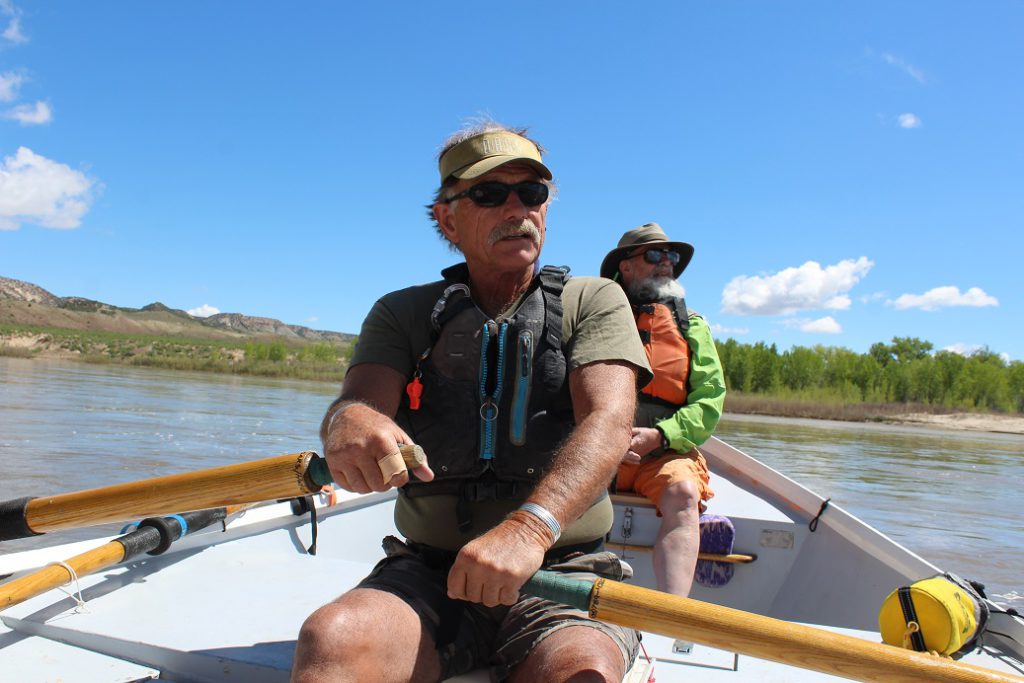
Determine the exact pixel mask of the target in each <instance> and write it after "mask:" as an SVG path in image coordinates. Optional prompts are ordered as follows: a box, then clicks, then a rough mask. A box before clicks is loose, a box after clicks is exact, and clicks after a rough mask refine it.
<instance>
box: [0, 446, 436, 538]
mask: <svg viewBox="0 0 1024 683" xmlns="http://www.w3.org/2000/svg"><path fill="white" fill-rule="evenodd" d="M400 451H401V455H402V458H403V459H404V460H405V461H406V463H408V466H409V468H410V469H411V468H413V467H416V466H418V465H419V464H422V463H423V462H424V459H423V449H421V448H420V447H419V446H416V445H408V446H406V445H403V446H401V447H400ZM332 482H333V478H332V476H331V472H330V469H329V468H328V467H327V462H326V461H325V460H324V459H323V458H321V457H320V456H318V455H317V454H316V453H313V452H312V451H305V452H302V453H290V454H288V455H279V456H275V457H272V458H263V459H261V460H254V461H252V462H245V463H240V464H237V465H226V466H223V467H214V468H211V469H206V470H198V471H196V472H187V473H184V474H172V475H169V476H165V477H156V478H153V479H144V480H142V481H137V482H130V483H126V484H117V485H114V486H106V487H102V488H96V489H89V490H86V491H78V492H75V493H64V494H60V495H56V496H43V497H39V498H18V499H15V500H9V501H7V502H3V503H0V541H7V540H11V539H15V538H24V537H27V536H35V535H38V534H44V533H48V532H51V531H59V530H61V529H72V528H75V527H82V526H92V525H96V524H106V523H108V522H123V521H125V520H129V519H139V518H141V517H155V516H161V515H168V514H171V513H174V512H178V511H180V510H203V509H207V508H215V507H221V506H226V505H243V504H246V503H257V502H260V501H264V500H274V499H280V498H294V497H296V496H305V495H307V494H310V493H316V492H317V491H319V490H320V489H321V487H323V486H325V485H327V484H330V483H332Z"/></svg>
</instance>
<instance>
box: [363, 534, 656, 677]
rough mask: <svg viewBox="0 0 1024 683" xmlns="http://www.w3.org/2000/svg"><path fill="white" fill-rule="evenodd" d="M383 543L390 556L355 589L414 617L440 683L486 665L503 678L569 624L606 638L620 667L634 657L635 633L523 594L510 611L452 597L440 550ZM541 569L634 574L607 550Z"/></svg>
mask: <svg viewBox="0 0 1024 683" xmlns="http://www.w3.org/2000/svg"><path fill="white" fill-rule="evenodd" d="M383 545H384V551H385V553H387V557H385V558H384V559H383V560H381V561H380V562H379V563H377V566H376V567H374V568H373V571H372V572H371V573H370V575H369V576H367V577H366V578H365V579H363V580H362V581H361V582H360V583H359V585H358V586H357V588H370V589H374V590H379V591H384V592H387V593H391V594H392V595H395V596H397V597H399V598H401V599H402V600H403V601H405V603H406V604H408V605H409V606H410V607H411V608H412V609H413V610H414V611H415V612H416V613H417V614H418V615H419V617H420V619H421V620H422V622H423V625H424V628H425V629H426V631H427V633H429V634H430V636H431V638H432V639H433V640H434V643H435V644H436V646H437V652H438V656H439V657H440V660H441V680H444V679H446V678H450V677H452V676H458V675H461V674H464V673H467V672H469V671H473V670H475V669H480V668H484V667H486V668H489V669H490V673H491V679H492V680H494V681H501V680H504V679H505V678H506V677H507V676H508V674H509V672H510V671H511V670H512V669H513V668H514V667H515V666H516V665H517V664H519V663H520V662H522V661H523V660H524V659H526V656H527V655H528V654H529V653H530V651H531V650H532V649H533V648H534V647H536V646H537V644H538V643H540V642H541V641H542V640H544V639H545V638H546V637H548V636H549V635H551V634H552V633H554V632H555V631H558V630H560V629H562V628H566V627H569V626H587V627H590V628H593V629H596V630H598V631H600V632H602V633H605V634H606V635H608V636H609V637H610V638H611V639H612V640H613V641H614V642H615V643H616V645H618V647H619V651H620V652H621V653H622V661H623V664H624V666H625V670H628V669H629V667H630V666H632V664H633V660H634V659H635V658H636V654H637V650H638V649H639V646H640V635H639V633H637V632H636V631H634V630H633V629H628V628H623V627H619V626H614V625H612V624H605V623H603V622H600V621H597V620H595V619H591V618H590V617H589V616H588V615H587V613H586V612H583V611H581V610H578V609H573V608H571V607H567V606H566V605H561V604H558V603H555V602H551V601H549V600H542V599H541V598H535V597H530V596H525V595H524V596H520V598H519V601H518V602H517V603H516V604H514V605H512V606H511V607H509V606H507V605H499V606H497V607H486V606H485V605H482V604H479V603H472V602H465V601H462V600H452V599H450V598H449V597H448V570H449V568H450V566H451V563H450V561H449V562H445V561H441V560H439V559H438V558H439V557H441V556H443V555H444V553H439V552H438V551H433V549H427V548H422V547H419V546H416V545H415V544H406V543H403V542H402V541H400V540H398V539H397V538H395V537H394V536H388V537H387V538H385V539H384V543H383ZM450 555H452V556H454V554H450ZM545 569H550V570H552V571H557V572H561V573H564V574H566V575H567V576H571V577H573V578H581V579H582V578H591V579H594V578H598V577H604V578H608V579H613V580H616V581H621V580H622V579H623V578H628V576H626V575H627V574H631V573H632V572H631V571H630V570H629V569H628V567H627V566H625V565H623V563H622V562H620V561H619V558H618V557H617V556H615V555H614V554H613V553H609V552H597V553H588V554H583V553H575V554H574V555H569V556H567V557H565V558H560V559H559V560H557V561H556V562H555V563H554V564H551V565H549V566H546V567H545Z"/></svg>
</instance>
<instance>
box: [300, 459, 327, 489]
mask: <svg viewBox="0 0 1024 683" xmlns="http://www.w3.org/2000/svg"><path fill="white" fill-rule="evenodd" d="M306 479H307V480H308V481H309V482H311V483H312V484H313V487H312V488H311V489H310V490H311V491H315V490H316V489H318V488H320V487H321V486H327V485H328V484H332V483H334V477H332V476H331V470H330V468H329V467H327V460H325V459H324V458H321V457H320V456H319V455H314V456H313V457H312V458H311V459H310V461H309V466H308V467H307V468H306Z"/></svg>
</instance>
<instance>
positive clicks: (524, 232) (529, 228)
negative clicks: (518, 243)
mask: <svg viewBox="0 0 1024 683" xmlns="http://www.w3.org/2000/svg"><path fill="white" fill-rule="evenodd" d="M524 236H526V237H529V238H530V239H532V240H533V241H534V242H538V243H539V242H540V230H539V229H538V228H537V226H536V225H534V224H533V221H531V220H530V219H529V218H524V219H522V220H511V221H505V222H504V223H499V224H498V225H497V226H495V228H494V230H492V231H491V234H490V236H489V237H488V238H487V242H488V244H489V245H490V246H494V245H495V244H497V243H498V242H500V241H501V240H503V239H505V238H507V237H524Z"/></svg>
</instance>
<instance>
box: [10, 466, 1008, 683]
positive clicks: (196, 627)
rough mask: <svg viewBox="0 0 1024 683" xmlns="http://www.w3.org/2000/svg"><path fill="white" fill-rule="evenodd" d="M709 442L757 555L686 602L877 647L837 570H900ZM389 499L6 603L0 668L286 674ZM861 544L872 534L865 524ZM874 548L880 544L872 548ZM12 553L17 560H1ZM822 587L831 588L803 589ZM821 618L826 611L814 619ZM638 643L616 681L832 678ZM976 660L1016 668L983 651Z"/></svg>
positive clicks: (241, 529) (258, 677) (631, 542)
mask: <svg viewBox="0 0 1024 683" xmlns="http://www.w3.org/2000/svg"><path fill="white" fill-rule="evenodd" d="M712 451H713V452H712V454H711V455H709V461H711V462H712V466H713V471H715V467H714V465H715V463H717V464H718V466H719V468H720V469H721V470H722V471H723V472H724V474H721V475H716V476H715V478H714V480H713V486H714V489H715V491H716V496H715V498H714V500H713V501H712V506H711V509H710V510H709V512H713V513H717V514H725V515H727V516H729V517H730V519H732V520H733V522H734V524H735V526H736V530H737V540H736V547H735V552H738V553H754V554H756V555H757V560H756V561H755V562H754V563H752V564H747V565H738V566H737V567H736V570H735V575H734V577H733V580H732V581H730V583H729V584H728V585H726V586H723V587H715V588H711V587H705V586H695V589H694V591H693V594H692V597H694V598H697V599H700V600H705V601H709V602H715V603H719V604H725V605H729V606H735V607H739V608H741V609H744V610H747V611H754V612H759V613H763V614H766V615H769V616H775V617H780V618H790V619H792V616H791V615H792V614H800V613H801V611H802V612H803V613H805V614H811V610H812V609H816V610H817V612H816V615H812V618H804V619H793V620H796V621H804V622H807V623H812V624H817V625H826V626H827V627H828V628H829V630H833V631H838V632H842V633H846V634H848V635H854V636H857V637H861V638H865V639H867V640H871V641H873V642H878V635H877V633H873V632H871V631H870V630H865V629H864V628H858V626H857V624H856V623H855V622H857V621H858V620H859V621H863V620H864V614H867V613H870V614H871V615H872V618H873V616H874V615H875V614H877V609H878V606H879V605H880V604H881V598H878V600H877V601H874V602H872V603H871V604H868V605H861V604H855V603H860V602H865V601H866V600H867V598H865V596H864V594H863V593H860V592H857V591H853V590H839V591H836V590H835V586H836V585H837V584H836V583H835V582H836V581H839V582H842V581H843V578H842V577H843V576H844V572H850V571H853V572H860V573H861V574H862V575H863V574H864V573H867V574H868V575H871V574H872V573H873V572H876V573H879V574H880V576H882V578H881V579H880V581H881V582H886V581H888V583H886V585H885V587H884V592H882V593H881V595H882V597H884V595H885V593H887V592H888V591H889V590H892V588H893V587H895V585H899V579H897V580H896V583H893V582H892V581H893V577H894V576H896V577H898V576H900V571H902V570H901V569H900V568H899V567H897V568H896V569H894V568H893V567H892V566H890V565H891V564H892V563H888V564H887V563H885V562H884V561H883V560H879V559H877V558H874V557H872V556H870V555H868V554H862V556H857V558H856V561H855V562H853V564H854V566H853V567H843V566H842V564H843V563H844V562H847V561H848V558H847V557H846V556H844V555H843V554H842V553H843V552H846V551H843V550H841V548H840V545H839V540H841V539H842V538H843V537H844V534H846V533H847V532H846V531H844V526H843V524H844V523H845V522H844V520H845V518H844V517H843V515H845V513H841V511H837V512H833V513H831V514H830V513H828V512H826V514H825V515H823V516H822V520H821V524H820V526H819V529H818V532H816V533H814V534H812V533H811V532H810V530H809V529H808V525H807V521H808V519H809V518H810V517H811V516H813V512H812V513H808V512H807V510H808V509H811V508H813V509H814V510H816V509H817V507H818V506H819V505H820V499H819V498H817V497H816V496H814V495H813V494H810V493H809V492H806V490H805V489H801V488H799V487H797V488H794V489H786V488H785V487H783V488H781V489H778V490H779V491H781V493H780V494H779V495H775V496H771V495H766V494H765V492H764V491H763V490H760V489H759V488H758V483H757V479H758V478H759V477H764V476H768V475H767V473H765V472H760V471H758V472H751V471H749V470H744V469H737V468H736V467H735V466H734V463H731V462H730V461H729V460H728V459H727V457H726V455H727V454H725V452H724V451H723V453H722V454H716V453H715V452H714V448H712ZM768 472H771V471H770V470H769V471H768ZM775 474H777V473H775ZM787 481H788V480H787ZM794 486H795V485H794ZM807 496H810V497H807ZM392 499H393V494H390V495H389V494H373V495H369V496H354V495H343V496H342V498H341V500H340V501H339V503H338V504H337V505H335V506H333V507H330V508H321V511H320V516H321V519H320V528H319V536H318V554H317V555H316V556H311V555H309V554H307V553H306V552H305V548H306V547H307V546H308V545H309V543H310V541H311V528H310V524H309V516H308V515H306V516H302V517H290V518H288V519H287V521H286V522H285V523H283V524H282V522H281V514H282V512H283V511H284V510H286V509H287V504H279V505H274V506H268V507H264V508H257V509H253V510H250V511H247V512H246V513H244V515H243V516H242V517H241V518H239V519H237V520H235V521H234V522H232V524H230V525H229V527H228V529H227V530H226V531H222V530H220V529H216V530H206V531H202V532H199V533H196V534H195V535H193V536H189V537H186V538H185V539H182V541H180V542H179V543H178V544H176V545H175V546H174V547H172V551H170V552H168V553H167V554H166V555H164V556H160V557H146V558H145V559H142V560H138V561H135V562H130V563H128V564H126V565H122V566H118V567H116V568H113V569H110V570H107V571H103V572H100V573H99V574H97V575H94V576H89V577H84V578H82V579H81V588H82V593H83V595H84V597H85V599H86V604H85V606H84V607H83V608H80V609H77V610H76V605H75V601H74V600H73V599H72V598H70V597H63V598H60V594H59V593H57V592H55V591H51V592H49V593H47V594H44V595H41V596H39V597H36V598H34V599H31V600H29V601H27V602H25V603H23V604H21V605H17V606H15V607H12V608H10V609H8V610H6V611H4V612H3V613H0V672H3V674H2V679H3V680H5V681H7V680H10V681H17V682H18V683H37V682H42V681H62V682H64V683H68V682H73V681H82V682H86V683H90V682H92V681H141V680H150V679H153V678H156V677H159V678H160V679H161V680H171V681H179V682H182V683H183V682H185V681H201V682H206V681H209V682H211V683H212V682H214V681H217V682H225V681H240V682H241V681H244V682H246V683H250V682H251V683H264V682H265V683H281V682H283V681H287V679H288V671H289V669H290V666H291V661H292V655H293V652H294V647H295V638H296V635H297V633H298V630H299V627H300V625H301V623H302V621H303V620H304V619H305V617H306V616H307V615H308V614H310V613H311V612H312V611H313V610H315V609H316V608H317V607H319V606H320V605H322V604H324V603H325V602H327V601H329V600H331V599H333V598H334V597H336V596H337V595H339V594H341V593H343V592H344V591H345V590H347V589H348V588H350V587H352V586H353V585H354V584H355V583H356V582H357V581H358V580H359V579H361V578H362V577H363V576H365V575H366V574H367V573H368V572H369V570H370V568H371V567H372V566H373V564H374V563H375V562H376V561H377V559H379V557H380V556H381V554H382V553H381V550H380V540H381V538H382V537H383V536H385V535H387V534H393V533H397V532H396V530H395V529H394V526H393V522H392V514H391V507H392V504H391V500H392ZM615 503H616V526H615V527H614V528H613V530H612V533H611V541H610V543H609V548H610V549H612V550H616V545H619V546H620V547H619V550H620V552H622V553H623V555H624V556H625V557H626V558H627V561H629V562H630V564H631V565H633V566H634V569H635V571H636V577H635V581H636V582H638V583H640V584H643V585H653V577H652V576H651V568H650V551H649V550H648V549H646V548H645V546H646V545H650V542H652V541H653V537H654V533H655V532H656V528H657V525H658V522H659V520H658V518H657V517H656V516H655V514H654V510H653V507H652V506H650V505H649V504H647V503H645V502H644V501H642V500H640V499H632V498H621V499H620V498H616V500H615ZM629 508H632V512H631V515H630V516H631V525H630V528H629V534H628V538H624V537H623V536H624V533H623V525H622V520H623V516H624V514H625V511H626V510H627V509H629ZM830 522H831V524H830ZM882 538H883V539H884V537H882ZM228 541H232V542H230V543H229V542H228ZM885 541H886V542H888V543H891V541H888V540H887V539H885ZM869 542H875V541H873V540H872V539H871V538H870V535H869ZM879 543H881V542H879ZM623 544H626V546H627V547H623ZM78 545H79V546H89V547H91V546H93V545H96V544H95V543H90V544H78ZM880 547H882V548H883V550H884V548H885V544H884V543H882V544H881V546H880ZM896 547H897V548H898V546H896ZM815 548H817V550H815ZM83 549H84V548H81V547H80V548H77V549H76V551H77V552H80V551H81V550H83ZM902 552H903V553H906V551H902ZM71 554H73V552H68V550H67V547H64V548H63V549H61V550H53V549H44V550H39V551H33V552H31V553H22V554H19V555H17V556H2V557H0V574H4V573H8V572H11V571H16V570H20V569H24V568H25V566H27V565H35V566H39V565H41V564H45V563H47V562H51V561H55V560H59V559H64V558H66V557H67V556H69V555H71ZM829 558H831V560H832V564H831V565H830V566H828V567H827V576H826V577H825V578H826V579H827V580H826V581H815V580H813V579H812V578H810V577H813V576H814V575H815V573H818V572H820V571H822V569H821V567H823V566H825V565H824V563H826V560H828V559H829ZM911 558H912V559H909V560H908V559H903V560H902V561H903V562H904V563H910V564H913V563H914V562H915V561H916V560H915V559H913V556H911ZM12 562H20V563H22V565H24V566H12ZM921 562H923V561H921ZM897 564H898V563H897ZM804 565H808V567H809V571H810V572H811V574H810V575H808V574H806V573H805V572H804ZM925 566H926V567H927V566H930V565H927V564H925ZM878 567H884V571H883V570H879V569H878ZM801 583H803V584H804V588H803V592H802V593H801V596H802V597H804V598H806V602H808V603H809V605H807V606H803V607H799V606H796V605H794V600H793V599H792V596H793V594H794V591H795V590H796V589H797V588H800V584H801ZM819 584H822V585H826V584H827V585H829V586H831V590H829V591H828V592H827V593H824V592H820V593H815V592H814V591H818V590H819V588H818V585H819ZM839 585H842V583H840V584H839ZM850 585H851V586H852V585H853V584H852V583H851V584H850ZM867 585H868V586H869V592H871V591H873V590H874V589H873V588H871V585H872V584H871V582H870V581H869V582H868V583H867ZM69 588H70V587H69ZM880 590H881V589H880ZM837 593H838V594H840V596H839V597H836V594H837ZM874 597H875V596H874V595H871V596H869V598H870V599H871V600H874ZM58 598H60V599H58ZM797 602H799V601H797ZM836 605H838V606H839V607H838V608H837V607H836ZM830 610H835V611H836V612H837V613H838V614H839V617H835V616H834V613H830ZM827 614H832V617H830V618H826V615H827ZM830 621H832V622H839V623H829V622H830ZM868 628H869V629H870V628H871V627H870V626H869V627H868ZM644 648H645V650H646V655H647V656H649V657H650V659H651V661H650V662H647V661H646V660H645V659H643V658H642V661H641V662H639V663H638V666H637V667H636V668H635V671H634V672H633V676H632V677H631V678H628V679H627V680H628V681H630V683H640V682H641V681H646V680H648V679H649V677H650V675H651V674H652V673H653V675H654V676H655V677H656V678H657V680H658V681H659V683H674V682H676V681H684V680H694V679H695V678H696V677H698V676H699V678H700V680H703V681H730V682H732V683H736V682H737V681H741V680H742V681H759V682H763V681H797V682H798V681H828V680H841V679H838V678H835V677H832V676H827V675H824V674H819V673H814V672H807V671H803V670H799V669H794V668H792V667H788V666H784V665H781V664H776V663H773V662H768V661H765V660H760V659H757V658H754V657H748V656H738V655H735V654H734V653H731V652H728V651H724V650H719V649H716V648H710V647H705V646H701V645H695V646H693V647H692V649H691V650H690V651H689V652H686V653H676V652H673V651H672V641H671V640H670V639H668V638H664V637H661V636H656V635H650V634H645V636H644ZM129 657H130V660H129V659H128V658H129ZM972 657H973V658H976V659H977V658H979V657H981V656H979V655H972ZM967 661H971V659H968V660H967ZM977 661H978V662H979V663H983V665H984V666H987V667H990V668H996V669H999V670H1003V671H1007V672H1013V671H1015V669H1013V668H1010V667H1009V665H1007V664H1005V663H999V662H995V661H994V660H993V659H991V658H988V657H983V658H981V659H977ZM652 667H653V669H652ZM453 680H454V681H461V682H463V683H470V682H474V683H475V682H477V681H484V680H486V678H485V677H483V676H482V675H472V676H465V677H460V678H458V679H453Z"/></svg>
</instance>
